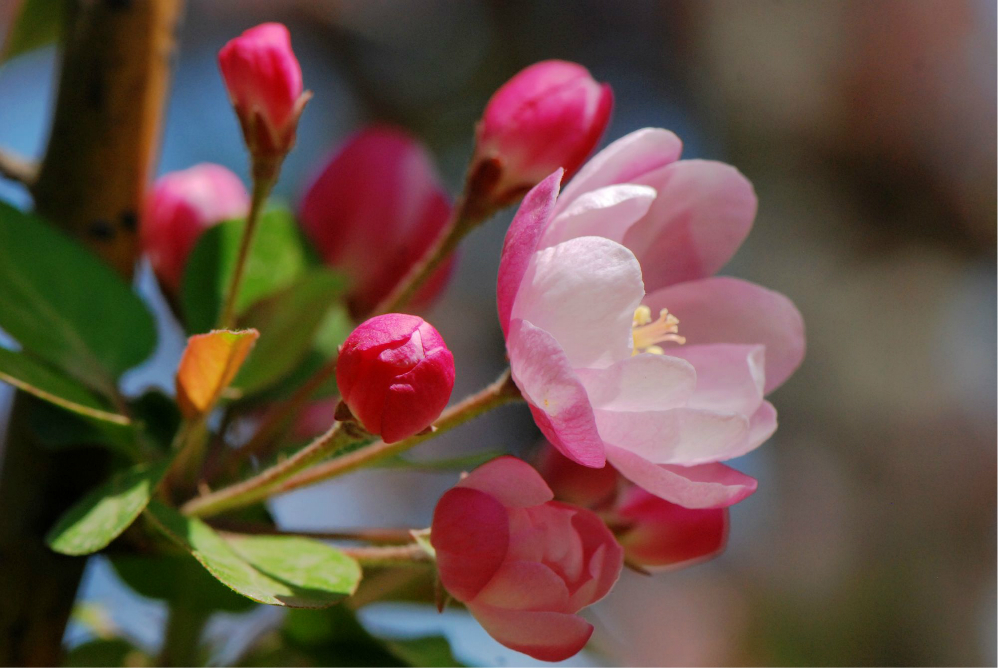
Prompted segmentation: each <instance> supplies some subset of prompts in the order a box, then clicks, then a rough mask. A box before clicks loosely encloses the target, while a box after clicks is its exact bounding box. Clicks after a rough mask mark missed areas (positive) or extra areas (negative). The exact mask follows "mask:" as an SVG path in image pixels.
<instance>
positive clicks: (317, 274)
mask: <svg viewBox="0 0 998 668" xmlns="http://www.w3.org/2000/svg"><path fill="white" fill-rule="evenodd" d="M344 285H345V280H344V279H343V278H342V277H340V276H339V275H338V274H335V273H333V272H331V271H329V270H325V269H314V270H312V271H310V272H309V273H308V274H306V275H305V276H303V277H302V278H301V279H299V280H298V281H296V282H295V283H294V284H293V285H291V286H289V287H288V288H285V289H284V290H281V291H279V292H277V293H276V294H274V295H272V296H270V297H268V298H267V299H264V300H262V301H260V302H258V303H257V304H256V305H255V306H253V307H252V308H250V309H249V311H248V312H247V313H246V316H245V317H244V318H242V319H240V321H239V326H240V327H253V328H255V329H257V330H259V331H260V340H259V341H257V344H256V348H255V350H254V352H253V355H252V356H251V357H250V358H249V359H248V360H246V363H245V364H244V365H243V368H242V369H241V370H240V372H239V375H238V376H237V377H236V380H235V382H234V383H233V387H234V388H235V389H237V390H238V391H240V392H241V393H242V394H243V395H246V394H251V393H254V392H258V391H260V390H262V389H264V388H267V387H269V386H271V385H273V384H274V383H275V382H277V381H279V380H281V379H282V378H284V377H285V376H287V375H288V374H289V373H291V372H292V371H293V370H294V369H295V368H296V367H297V366H298V365H299V364H301V362H302V361H303V360H304V359H305V357H306V356H307V355H308V353H309V352H310V351H311V350H312V349H313V342H314V341H315V339H316V335H317V334H318V333H320V327H321V326H322V325H323V324H324V323H325V321H326V319H327V314H329V312H330V310H331V309H332V308H333V307H334V306H336V305H337V299H338V298H339V296H340V295H341V294H342V292H343V287H344ZM323 334H325V332H323ZM327 336H328V334H327Z"/></svg>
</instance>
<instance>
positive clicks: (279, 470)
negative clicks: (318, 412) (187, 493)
mask: <svg viewBox="0 0 998 668" xmlns="http://www.w3.org/2000/svg"><path fill="white" fill-rule="evenodd" d="M370 438H371V435H370V434H369V433H368V432H367V431H365V430H364V429H363V428H362V427H361V426H360V425H358V424H357V423H356V422H353V421H345V422H336V423H335V424H333V426H332V427H331V428H330V429H329V431H327V432H326V433H325V434H323V435H322V436H319V437H318V438H317V439H315V440H314V441H312V442H311V443H310V444H308V445H307V446H305V447H304V448H302V449H301V450H299V451H298V452H296V453H295V454H294V455H292V456H291V457H289V458H287V459H285V460H284V461H282V462H279V463H277V464H275V465H274V466H271V467H270V468H268V469H265V470H263V471H261V472H260V473H258V474H257V475H255V476H253V477H252V478H249V479H248V480H244V481H243V482H241V483H238V484H235V485H230V486H229V487H225V488H223V489H220V490H218V491H217V492H212V493H210V494H206V495H203V496H199V497H196V498H194V499H191V500H190V501H188V502H187V503H186V504H184V506H183V507H182V508H181V511H182V512H184V513H185V514H187V515H193V516H195V517H202V516H207V515H217V514H218V513H221V512H224V511H226V510H231V509H232V508H240V507H243V506H248V505H250V504H253V503H256V502H257V501H260V500H262V499H265V498H267V497H268V496H270V495H271V494H272V493H273V489H274V488H275V487H276V486H277V485H279V484H280V483H282V482H283V481H285V480H287V479H288V478H291V477H292V476H294V474H296V473H298V472H299V471H302V470H304V469H306V468H308V467H309V466H312V465H313V464H315V463H316V462H319V461H321V460H323V459H325V458H326V457H328V456H330V455H332V454H334V453H336V452H337V451H340V450H342V449H344V448H347V447H349V446H351V445H354V444H356V443H359V442H362V441H365V440H368V439H370Z"/></svg>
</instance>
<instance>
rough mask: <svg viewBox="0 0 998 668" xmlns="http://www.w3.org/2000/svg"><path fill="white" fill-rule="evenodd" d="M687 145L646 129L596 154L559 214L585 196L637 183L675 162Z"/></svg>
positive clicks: (570, 188) (574, 181)
mask: <svg viewBox="0 0 998 668" xmlns="http://www.w3.org/2000/svg"><path fill="white" fill-rule="evenodd" d="M682 151H683V142H682V141H680V140H679V137H677V136H676V135H675V134H673V133H671V132H669V131H668V130H661V129H659V128H643V129H641V130H636V131H634V132H632V133H631V134H629V135H625V136H623V137H621V138H620V139H618V140H617V141H615V142H613V143H612V144H610V145H609V146H607V147H606V148H604V149H603V150H602V151H600V152H599V153H597V154H596V155H594V156H593V157H592V158H591V159H590V160H589V162H587V163H586V164H585V165H584V166H583V167H582V169H580V170H579V173H578V174H576V175H575V178H573V179H572V180H571V182H569V184H568V185H567V186H565V192H564V193H563V194H562V197H561V199H560V201H559V202H558V207H557V209H556V214H555V215H557V214H558V213H561V212H562V211H564V210H565V209H566V208H568V205H569V204H571V203H572V202H573V201H574V200H575V199H576V198H578V197H579V196H580V195H582V193H585V192H589V191H590V190H596V189H597V188H602V187H603V186H611V185H614V184H617V183H634V182H636V181H638V180H639V179H641V177H643V176H645V175H646V174H648V173H649V172H652V171H654V170H656V169H659V168H661V167H665V166H666V165H668V164H670V163H673V162H675V161H676V160H678V159H679V155H680V153H682Z"/></svg>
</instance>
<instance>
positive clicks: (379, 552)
mask: <svg viewBox="0 0 998 668" xmlns="http://www.w3.org/2000/svg"><path fill="white" fill-rule="evenodd" d="M338 549H339V551H340V552H342V553H343V554H346V555H348V556H350V557H353V558H354V559H356V560H357V561H358V562H359V563H360V565H361V566H368V567H375V568H377V567H385V566H419V565H422V564H429V563H432V562H433V557H431V556H430V555H428V554H427V553H426V551H425V550H424V549H423V548H421V547H420V546H419V545H391V546H385V547H340V548H338Z"/></svg>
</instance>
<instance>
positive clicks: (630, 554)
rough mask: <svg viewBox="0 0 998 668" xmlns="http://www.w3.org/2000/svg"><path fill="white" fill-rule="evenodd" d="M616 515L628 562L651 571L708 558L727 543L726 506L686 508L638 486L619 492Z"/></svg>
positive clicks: (722, 549)
mask: <svg viewBox="0 0 998 668" xmlns="http://www.w3.org/2000/svg"><path fill="white" fill-rule="evenodd" d="M615 516H616V518H617V519H618V521H619V528H618V530H617V540H619V541H620V544H621V545H623V546H624V553H625V554H626V555H627V561H628V563H632V564H635V565H638V566H641V567H642V568H644V569H645V570H648V571H653V572H655V571H663V570H672V569H675V568H682V567H685V566H692V565H693V564H698V563H700V562H702V561H707V560H708V559H712V558H713V557H716V556H717V555H719V554H720V553H721V552H723V551H724V548H725V546H726V545H727V543H728V523H729V519H728V509H727V508H683V507H682V506H678V505H676V504H674V503H669V502H668V501H666V500H665V499H660V498H659V497H657V496H655V495H654V494H650V493H649V492H646V491H645V490H643V489H641V488H640V487H636V486H631V487H628V488H626V489H625V490H624V492H623V493H622V494H621V495H620V499H619V501H618V504H617V506H616V509H615Z"/></svg>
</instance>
